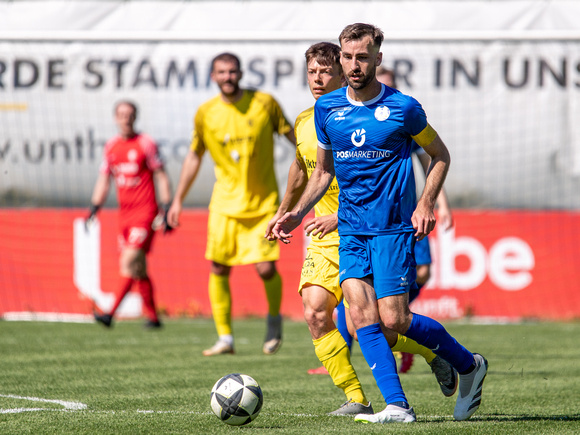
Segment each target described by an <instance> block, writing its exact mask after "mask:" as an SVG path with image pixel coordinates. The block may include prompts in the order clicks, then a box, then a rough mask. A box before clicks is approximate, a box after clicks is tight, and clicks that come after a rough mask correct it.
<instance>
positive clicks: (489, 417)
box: [417, 414, 580, 423]
mask: <svg viewBox="0 0 580 435" xmlns="http://www.w3.org/2000/svg"><path fill="white" fill-rule="evenodd" d="M417 420H420V421H423V422H431V423H435V422H438V421H454V419H453V417H429V416H426V417H423V418H418V419H417ZM467 421H482V422H487V421H496V422H504V421H512V422H514V421H515V422H517V421H580V414H572V415H526V414H522V415H514V414H486V415H476V416H473V417H471V418H470V419H469V420H467Z"/></svg>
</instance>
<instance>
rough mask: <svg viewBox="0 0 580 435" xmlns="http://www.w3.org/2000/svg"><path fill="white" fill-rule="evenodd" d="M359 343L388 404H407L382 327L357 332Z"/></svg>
mask: <svg viewBox="0 0 580 435" xmlns="http://www.w3.org/2000/svg"><path fill="white" fill-rule="evenodd" d="M356 333H357V336H358V343H359V345H360V348H361V350H362V353H363V356H364V357H365V359H366V361H367V364H368V365H369V367H371V370H372V372H373V376H374V377H375V381H376V382H377V386H378V387H379V390H381V394H382V395H383V397H384V398H385V401H386V402H387V404H389V403H393V402H404V403H408V402H407V398H406V397H405V393H404V392H403V387H401V381H400V379H399V375H397V363H396V362H395V357H394V356H393V352H391V348H390V347H389V343H387V339H386V338H385V336H384V335H383V331H381V326H380V325H379V324H378V323H374V324H372V325H369V326H364V327H362V328H360V329H357V331H356Z"/></svg>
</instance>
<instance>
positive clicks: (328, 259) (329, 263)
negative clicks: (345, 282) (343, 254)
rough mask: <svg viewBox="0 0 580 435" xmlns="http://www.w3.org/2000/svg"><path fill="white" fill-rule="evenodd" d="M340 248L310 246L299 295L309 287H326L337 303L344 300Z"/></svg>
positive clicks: (303, 267)
mask: <svg viewBox="0 0 580 435" xmlns="http://www.w3.org/2000/svg"><path fill="white" fill-rule="evenodd" d="M338 271H339V270H338V246H337V245H331V246H318V245H312V244H311V245H310V246H308V250H307V252H306V259H305V260H304V264H303V265H302V275H301V277H300V286H299V288H298V293H302V289H303V288H304V287H305V286H307V285H317V286H320V287H324V288H325V289H326V290H328V291H329V292H330V293H332V294H334V296H335V297H336V301H337V302H340V301H341V299H342V289H341V288H340V283H339V281H338Z"/></svg>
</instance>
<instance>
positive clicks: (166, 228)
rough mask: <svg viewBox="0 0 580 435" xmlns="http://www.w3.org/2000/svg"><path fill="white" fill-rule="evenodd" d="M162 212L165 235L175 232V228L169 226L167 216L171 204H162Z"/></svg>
mask: <svg viewBox="0 0 580 435" xmlns="http://www.w3.org/2000/svg"><path fill="white" fill-rule="evenodd" d="M161 210H162V213H163V224H162V228H163V234H167V233H170V232H171V231H173V227H172V226H171V225H169V222H168V220H167V215H168V214H169V204H161Z"/></svg>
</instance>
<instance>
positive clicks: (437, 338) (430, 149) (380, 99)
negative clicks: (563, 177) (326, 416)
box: [272, 23, 487, 423]
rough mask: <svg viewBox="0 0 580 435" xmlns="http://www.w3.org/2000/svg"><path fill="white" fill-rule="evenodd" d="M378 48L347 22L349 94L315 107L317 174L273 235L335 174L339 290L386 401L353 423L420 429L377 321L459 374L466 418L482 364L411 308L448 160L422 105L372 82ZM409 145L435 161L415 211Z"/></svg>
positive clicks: (458, 411) (375, 32) (376, 34)
mask: <svg viewBox="0 0 580 435" xmlns="http://www.w3.org/2000/svg"><path fill="white" fill-rule="evenodd" d="M382 41H383V33H382V31H381V30H380V29H379V28H377V27H375V26H373V25H370V24H362V23H355V24H351V25H349V26H347V27H345V28H344V29H343V31H342V32H341V34H340V36H339V42H340V46H341V64H342V68H343V72H344V75H345V77H346V80H347V82H348V86H347V87H345V88H341V89H339V90H337V91H334V92H331V93H329V94H327V95H323V96H321V97H320V98H319V99H318V100H317V102H316V104H315V107H314V120H315V125H316V134H317V137H318V146H319V149H318V155H317V163H316V168H315V170H314V172H313V173H312V175H311V177H310V179H309V181H308V184H307V186H306V188H305V190H304V192H303V194H302V196H301V198H300V200H299V201H298V203H297V204H296V206H295V207H294V208H293V209H292V211H291V212H289V213H286V214H285V215H284V216H282V217H281V218H280V219H279V220H278V222H277V223H276V225H275V226H274V228H273V231H272V233H273V234H274V236H275V237H277V238H278V239H280V240H282V241H285V242H288V241H289V240H288V239H289V238H290V237H291V234H290V232H291V231H292V230H293V229H295V228H296V227H297V226H298V225H300V222H301V221H302V219H303V218H304V216H305V215H306V214H307V213H308V211H310V209H311V208H312V207H313V206H314V204H316V203H317V202H318V200H319V199H320V198H321V197H322V195H323V194H324V193H325V191H326V189H327V188H328V186H329V185H330V183H331V181H332V179H333V177H334V175H336V179H337V181H338V184H339V187H340V194H339V204H340V206H339V211H338V232H339V234H340V245H339V258H340V260H339V267H340V273H339V276H340V283H341V287H342V290H343V293H344V295H345V297H346V299H347V301H348V303H349V305H350V315H351V319H352V321H353V324H354V326H355V329H356V332H357V336H358V340H359V345H360V348H361V350H362V353H363V356H364V357H365V359H366V361H367V363H368V365H369V367H370V368H371V370H372V372H373V376H374V378H375V380H376V382H377V385H378V387H379V389H380V391H381V393H382V395H383V397H384V398H385V401H386V403H387V407H386V408H385V409H384V410H383V411H381V412H379V413H377V414H371V415H363V414H359V415H357V416H356V417H355V420H357V421H361V422H365V423H368V422H371V423H389V422H413V421H416V417H415V412H414V411H413V408H412V407H410V406H409V403H408V401H407V398H406V396H405V393H404V392H403V389H402V387H401V382H400V379H399V376H398V375H397V371H396V363H395V359H394V357H393V354H392V352H391V350H390V348H389V345H388V343H387V340H386V339H385V336H384V335H383V333H382V331H381V322H382V323H383V324H384V326H385V327H387V328H389V329H391V330H393V331H396V332H398V333H400V334H403V335H405V336H407V337H409V338H411V339H413V340H415V341H417V342H418V343H419V344H421V345H423V346H426V347H427V348H429V349H431V350H432V351H433V352H434V353H435V354H437V355H439V356H440V357H441V358H443V359H445V360H446V361H448V362H449V363H450V364H451V365H452V366H453V367H454V368H455V369H456V370H457V371H458V372H459V374H460V375H459V379H460V383H459V394H458V398H457V402H456V405H455V410H454V413H453V415H454V417H455V419H456V420H466V419H468V418H469V417H471V415H472V414H473V413H474V412H475V411H476V410H477V408H478V407H479V405H480V403H481V393H482V387H483V381H484V379H485V375H486V373H487V361H486V360H485V358H484V357H483V356H481V355H479V354H474V353H471V352H470V351H469V350H467V349H466V348H465V347H463V346H462V345H461V344H459V343H458V342H457V341H456V340H455V339H454V338H453V337H452V336H451V335H450V334H449V333H448V332H447V331H446V330H445V328H444V327H443V326H442V325H441V324H440V323H438V322H437V321H435V320H433V319H431V318H429V317H426V316H422V315H419V314H414V313H412V312H411V311H410V309H409V303H408V293H409V290H410V288H411V287H412V284H413V283H414V281H415V277H416V271H415V259H414V255H413V245H414V243H415V241H416V240H421V239H423V238H424V237H425V236H426V235H427V234H429V233H430V232H431V231H432V230H433V228H434V227H435V223H436V221H435V215H434V213H433V208H434V206H435V201H436V199H437V195H438V194H439V192H440V190H441V187H442V185H443V182H444V180H445V176H446V175H447V171H448V169H449V164H450V156H449V152H448V150H447V147H446V146H445V144H444V143H443V141H442V140H441V139H440V138H439V136H438V135H437V133H436V132H435V130H434V129H433V128H432V127H431V126H430V125H429V124H428V123H427V117H426V115H425V112H424V111H423V108H422V107H421V105H420V104H419V103H418V102H417V101H416V100H415V99H414V98H412V97H409V96H407V95H404V94H402V93H401V92H399V91H397V90H395V89H392V88H388V87H386V86H384V85H382V84H381V83H380V82H378V81H377V79H376V76H375V71H376V68H377V66H379V65H380V64H381V61H382V53H380V46H381V43H382ZM413 140H414V141H415V142H416V143H417V144H419V145H420V146H421V147H422V148H423V149H424V150H425V151H426V152H427V154H429V156H430V157H431V160H432V161H431V166H430V168H429V174H428V175H427V177H426V182H425V188H424V190H423V193H422V195H421V197H420V199H419V201H418V202H417V203H416V194H415V179H414V174H413V168H412V161H411V143H412V141H413ZM415 204H417V206H416V207H415Z"/></svg>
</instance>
